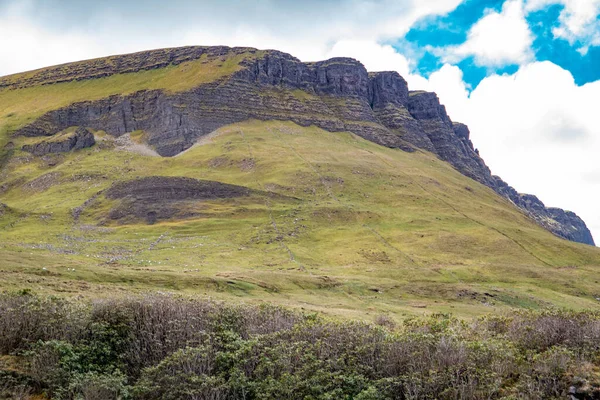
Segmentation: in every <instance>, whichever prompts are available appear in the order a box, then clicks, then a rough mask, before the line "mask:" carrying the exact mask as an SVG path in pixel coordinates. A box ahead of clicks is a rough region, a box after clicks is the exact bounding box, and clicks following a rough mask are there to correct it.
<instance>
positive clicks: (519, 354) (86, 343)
mask: <svg viewBox="0 0 600 400" xmlns="http://www.w3.org/2000/svg"><path fill="white" fill-rule="evenodd" d="M0 311H2V312H1V313H0V350H1V352H0V356H2V355H8V354H11V357H10V359H11V360H13V361H14V360H16V361H14V362H17V363H18V365H17V366H16V367H15V365H12V366H10V368H9V367H7V366H4V364H2V358H0V378H1V379H2V380H3V381H4V382H1V381H0V398H2V396H4V397H5V398H23V399H25V398H27V396H28V395H29V394H40V393H46V394H47V395H48V396H49V397H50V398H52V399H64V400H79V399H82V400H96V399H108V400H111V399H123V400H126V399H142V400H171V399H173V400H175V399H184V400H185V399H190V400H196V399H211V400H220V399H233V400H235V399H240V400H242V399H244V400H254V399H256V400H258V399H262V400H267V399H286V400H295V399H303V400H304V399H313V400H317V399H320V400H326V399H327V400H329V399H342V400H351V399H361V400H382V399H399V400H402V399H406V400H409V399H411V400H412V399H414V400H417V399H437V400H445V399H448V400H450V399H453V400H457V399H461V400H479V399H504V400H508V399H519V398H527V399H563V398H566V396H567V395H568V392H569V391H570V390H571V391H573V390H575V391H576V392H577V396H578V397H577V398H580V399H587V400H594V399H598V398H600V388H599V387H598V386H600V372H599V371H600V345H599V343H600V315H599V314H598V313H594V312H580V313H574V312H567V311H557V310H544V311H537V312H533V311H530V312H518V313H515V314H514V315H511V316H507V315H504V316H486V317H482V318H479V319H477V320H476V321H474V322H469V323H467V322H465V321H461V320H458V319H456V318H453V317H452V316H450V315H445V314H437V315H433V316H431V317H429V318H417V319H408V320H405V321H404V322H402V323H400V324H396V325H391V324H387V325H386V324H379V326H377V325H371V324H367V323H361V322H340V321H333V320H328V319H325V318H322V317H319V316H318V315H315V314H302V313H297V312H292V311H289V310H285V309H282V308H279V307H273V306H260V307H246V306H242V307H240V306H228V305H225V304H221V303H214V302H209V301H196V300H190V299H186V298H180V297H171V296H148V297H136V298H124V299H118V300H103V301H94V302H90V303H87V302H76V301H70V300H64V299H57V298H39V297H36V296H33V295H31V294H20V295H4V296H0ZM381 325H386V326H381ZM20 329H22V330H23V334H22V335H21V336H20V335H19V330H20Z"/></svg>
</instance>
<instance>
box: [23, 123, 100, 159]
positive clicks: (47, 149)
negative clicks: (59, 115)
mask: <svg viewBox="0 0 600 400" xmlns="http://www.w3.org/2000/svg"><path fill="white" fill-rule="evenodd" d="M95 143H96V141H95V139H94V134H93V133H91V132H90V131H88V130H87V129H85V128H81V127H79V128H77V130H75V132H72V133H64V134H62V135H56V136H53V137H51V138H50V139H48V140H42V141H41V142H38V143H35V144H29V145H25V146H23V150H24V151H27V152H29V153H31V154H34V155H36V156H44V155H46V154H51V153H67V152H69V151H71V150H80V149H84V148H86V147H92V146H93V145H94V144H95Z"/></svg>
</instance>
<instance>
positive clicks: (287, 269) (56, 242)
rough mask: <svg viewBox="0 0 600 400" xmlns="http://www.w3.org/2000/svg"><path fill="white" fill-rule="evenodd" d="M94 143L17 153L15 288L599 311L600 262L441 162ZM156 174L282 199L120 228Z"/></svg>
mask: <svg viewBox="0 0 600 400" xmlns="http://www.w3.org/2000/svg"><path fill="white" fill-rule="evenodd" d="M96 138H97V141H98V143H97V145H96V146H94V147H93V148H91V149H87V150H82V151H78V152H74V153H68V154H64V155H56V156H48V157H33V156H31V155H29V154H27V153H23V152H20V151H18V150H16V151H15V153H14V155H13V157H12V158H11V159H10V162H9V163H8V164H7V165H6V167H5V168H4V172H3V176H2V182H3V183H2V189H1V190H0V202H2V203H5V204H6V205H7V206H9V208H10V210H11V212H10V213H9V214H7V216H6V217H3V218H2V219H0V254H1V256H2V260H3V265H2V270H3V276H2V278H1V279H2V283H3V286H5V287H13V288H31V289H34V290H36V291H50V292H67V293H73V294H79V293H82V292H85V293H87V294H88V295H90V296H94V295H97V294H98V293H105V292H106V291H113V292H119V291H122V290H127V291H131V290H135V291H146V290H155V289H158V288H160V289H161V290H165V289H166V290H173V291H181V292H186V293H201V294H211V295H214V296H217V297H219V298H239V299H241V300H244V301H246V300H252V301H254V300H257V301H258V300H262V301H270V302H275V303H278V304H284V305H291V306H294V307H303V308H309V309H313V310H320V311H326V312H329V313H332V314H338V315H344V316H348V317H359V318H367V319H372V318H373V317H374V316H376V315H378V314H380V313H391V314H392V315H402V314H409V315H411V314H415V313H416V314H420V313H423V312H428V313H429V312H457V313H460V314H462V315H474V314H480V313H482V312H487V311H491V310H500V309H503V308H507V307H525V308H534V309H538V308H545V307H548V306H551V305H558V306H561V307H569V308H573V309H583V308H598V307H599V303H598V301H597V300H596V297H598V293H599V292H600V290H599V284H598V278H597V276H598V275H597V271H598V266H599V265H600V252H599V251H598V249H595V248H592V247H589V246H583V245H578V244H575V243H570V242H567V241H564V240H561V239H559V238H557V237H555V236H553V235H552V234H550V233H548V232H546V231H545V230H543V229H541V228H539V227H538V226H537V225H535V224H534V223H533V222H531V221H530V220H529V219H528V218H527V217H525V216H524V215H523V214H522V213H520V212H519V211H518V210H517V209H516V208H514V207H513V206H512V205H510V204H509V203H508V202H507V201H505V200H504V199H502V198H500V197H499V196H497V195H496V194H495V193H493V192H492V191H491V190H490V189H488V188H486V187H484V186H482V185H479V184H477V183H476V182H474V181H473V180H471V179H469V178H466V177H465V176H463V175H461V174H459V173H458V172H457V171H455V170H454V169H453V168H452V167H450V166H449V165H448V164H446V163H444V162H441V161H440V160H439V159H437V158H436V157H434V156H432V155H430V154H428V153H424V152H416V153H405V152H402V151H399V150H394V149H388V148H384V147H381V146H378V145H376V144H374V143H371V142H368V141H366V140H363V139H360V138H358V137H356V136H355V135H352V134H348V133H331V132H326V131H323V130H321V129H318V128H315V127H308V128H303V127H299V126H297V125H294V124H292V123H282V122H259V121H249V122H246V123H240V124H235V125H231V126H228V127H225V128H222V129H220V130H219V131H218V132H216V133H215V134H214V135H212V138H211V139H207V140H205V141H203V143H201V144H199V145H198V146H195V147H193V148H192V149H190V150H188V151H187V152H185V153H184V154H181V155H179V156H177V157H173V158H160V157H152V156H148V155H142V154H139V153H136V152H132V151H129V150H128V149H131V146H130V145H123V142H122V141H121V139H118V140H114V139H112V138H111V137H109V136H105V135H103V134H102V132H96ZM16 143H17V148H18V145H19V143H18V142H16ZM139 150H140V149H139V148H137V151H139ZM149 176H173V177H182V176H184V177H188V178H194V179H201V180H207V181H217V182H223V183H227V184H234V185H239V186H245V187H248V188H250V189H253V190H255V191H256V192H257V193H265V192H266V193H271V194H270V195H266V196H264V195H253V196H249V197H240V198H235V199H214V200H206V201H201V202H195V203H190V205H189V207H191V208H190V213H189V214H190V215H193V217H189V218H187V219H186V218H183V219H180V218H179V219H172V220H167V221H159V222H158V223H155V224H153V225H147V224H146V223H145V221H138V222H137V223H127V224H121V223H122V222H121V223H119V220H114V219H111V218H109V217H108V216H109V215H110V213H111V210H113V209H115V208H116V207H119V204H118V203H117V202H116V201H115V200H114V199H110V198H107V197H106V196H105V194H104V191H105V190H106V189H108V188H109V187H111V186H112V185H113V183H114V182H116V181H120V180H130V179H135V178H142V177H149Z"/></svg>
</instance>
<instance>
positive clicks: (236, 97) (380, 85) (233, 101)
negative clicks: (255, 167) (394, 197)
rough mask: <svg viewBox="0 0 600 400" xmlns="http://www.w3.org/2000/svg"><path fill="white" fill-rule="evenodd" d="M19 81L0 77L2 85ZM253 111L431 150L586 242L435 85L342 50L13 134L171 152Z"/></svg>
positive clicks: (263, 56)
mask: <svg viewBox="0 0 600 400" xmlns="http://www.w3.org/2000/svg"><path fill="white" fill-rule="evenodd" d="M211 49H212V50H211ZM243 52H255V53H256V51H255V50H253V49H247V48H233V49H229V48H224V47H215V48H206V47H186V48H180V49H166V50H157V51H152V52H143V53H136V54H133V55H125V56H118V58H116V60H117V61H112V62H111V63H104V62H102V61H101V60H94V63H93V65H91V66H89V67H88V70H89V71H91V72H89V74H88V75H86V73H85V71H86V68H84V67H85V64H82V63H76V64H73V65H74V67H73V68H74V69H75V70H76V71H78V72H77V74H75V75H74V76H73V77H71V75H69V74H67V75H64V74H62V73H61V72H60V71H64V70H65V67H64V66H63V67H62V68H57V69H56V71H54V70H53V69H52V68H50V69H45V70H43V71H41V72H39V73H38V75H34V77H35V79H36V80H38V81H42V82H43V83H52V82H58V81H64V80H69V79H93V78H96V77H101V76H106V75H110V74H114V73H127V72H133V71H136V70H140V69H148V68H155V67H161V66H165V65H168V64H171V63H179V62H182V61H185V60H189V59H194V58H198V57H200V56H201V55H202V54H207V53H209V54H218V55H219V56H221V57H222V56H227V54H231V55H235V54H241V53H243ZM256 54H258V53H256ZM83 63H85V62H83ZM107 65H110V66H111V67H110V68H109V67H108V66H107ZM114 65H117V66H118V68H116V67H114ZM67 69H68V68H67ZM82 71H83V72H82ZM36 76H37V77H36ZM31 79H34V78H31ZM22 84H24V83H22V82H21V83H19V82H16V83H15V82H12V81H10V80H8V81H5V82H0V86H2V85H7V86H10V85H12V86H13V87H14V86H16V87H18V86H19V85H22ZM26 84H32V83H31V82H27V83H26ZM251 118H254V119H260V120H290V121H293V122H295V123H298V124H300V125H303V126H308V125H316V126H319V127H321V128H323V129H326V130H329V131H350V132H353V133H355V134H357V135H359V136H361V137H363V138H365V139H368V140H371V141H373V142H375V143H378V144H380V145H383V146H388V147H392V148H400V149H402V150H405V151H414V150H415V149H417V148H420V149H423V150H427V151H430V152H432V153H435V154H437V155H438V157H440V158H441V159H442V160H444V161H447V162H449V163H450V164H452V165H453V166H454V167H455V168H456V169H457V170H458V171H460V172H461V173H463V174H464V175H466V176H468V177H470V178H472V179H474V180H476V181H478V182H480V183H482V184H484V185H486V186H488V187H490V188H492V189H493V190H495V191H496V192H497V193H499V194H501V195H502V196H504V197H505V198H507V199H508V200H509V201H511V202H512V203H514V204H515V205H516V206H517V207H519V208H521V209H522V210H523V211H524V212H525V213H527V214H528V215H529V216H531V218H532V219H533V220H535V221H536V222H537V223H538V224H540V225H541V226H543V227H544V228H546V229H548V230H550V231H551V232H553V233H555V234H556V235H558V236H560V237H563V238H565V239H568V240H572V241H576V242H581V243H586V244H590V245H593V244H594V241H593V238H592V236H591V233H590V231H589V230H588V229H587V227H586V225H585V223H584V222H583V221H582V220H581V219H580V218H579V217H578V216H577V215H575V214H574V213H571V212H567V211H563V210H560V209H554V208H546V207H545V206H544V205H543V203H542V202H541V201H539V200H538V199H537V198H536V197H535V196H529V195H522V194H519V193H517V192H516V191H515V190H514V189H513V188H512V187H510V186H508V185H507V184H506V183H505V182H504V181H502V180H501V179H500V178H498V177H495V176H493V175H492V174H491V172H490V170H489V168H488V167H487V166H486V164H485V162H484V161H483V159H482V158H481V157H480V156H479V153H478V151H477V150H476V149H475V148H474V146H473V143H472V142H471V140H470V138H469V129H468V127H467V126H466V125H464V124H460V123H456V122H453V121H452V120H451V119H450V117H449V116H448V114H447V113H446V109H445V107H444V106H443V105H441V104H440V101H439V99H438V97H437V95H436V94H435V93H429V92H423V91H409V89H408V85H407V83H406V81H405V80H404V79H403V78H402V77H401V76H400V75H399V74H398V73H396V72H376V73H368V72H367V70H366V69H365V67H364V66H363V65H362V64H361V63H359V62H358V61H356V60H354V59H350V58H334V59H330V60H326V61H320V62H314V63H303V62H301V61H300V60H298V59H297V58H295V57H293V56H291V55H289V54H286V53H282V52H279V51H264V52H261V53H260V56H258V57H252V58H248V59H246V60H245V61H242V68H241V70H239V71H238V72H235V73H234V74H232V75H231V76H229V77H227V78H225V79H222V80H219V81H218V82H212V83H207V84H204V85H201V86H199V87H197V88H194V89H192V90H190V91H187V92H182V93H174V94H168V93H165V92H163V91H159V90H154V91H141V92H137V93H134V94H132V95H128V96H111V97H109V98H106V99H103V100H98V101H92V102H82V103H76V104H72V105H70V106H68V107H65V108H63V109H60V110H56V111H51V112H49V113H47V114H45V115H43V116H42V117H41V118H39V119H38V120H37V121H35V122H34V123H32V124H30V125H28V126H26V127H24V128H23V129H21V130H19V131H18V132H16V133H15V134H17V135H25V136H49V135H55V134H57V133H59V132H61V131H62V130H64V129H66V128H68V127H71V126H84V127H89V128H94V129H101V130H104V131H106V132H107V133H108V134H110V135H113V136H121V135H123V134H125V133H128V132H132V131H135V130H143V131H145V132H146V134H147V135H146V137H147V141H148V144H149V145H151V146H153V147H154V148H155V149H156V150H157V152H158V153H159V154H160V155H162V156H173V155H176V154H178V153H180V152H182V151H184V150H185V149H187V148H189V147H191V146H192V145H193V144H194V143H195V141H196V140H197V139H198V138H199V137H201V136H204V135H206V134H208V133H210V132H212V131H214V130H215V129H218V128H219V127H221V126H224V125H227V124H231V123H235V122H240V121H244V120H247V119H251Z"/></svg>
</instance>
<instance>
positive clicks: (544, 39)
mask: <svg viewBox="0 0 600 400" xmlns="http://www.w3.org/2000/svg"><path fill="white" fill-rule="evenodd" d="M562 9H563V6H562V5H554V6H551V7H549V8H547V9H545V10H540V11H536V12H533V13H531V14H529V15H528V16H527V22H528V23H529V27H530V29H531V31H532V32H533V34H534V36H535V40H534V42H533V51H534V53H535V58H536V60H538V61H551V62H552V63H554V64H556V65H558V66H560V67H561V68H563V69H566V70H568V71H570V72H571V74H573V77H574V78H575V83H577V85H583V84H586V83H588V82H594V81H597V80H598V79H600V48H599V47H590V48H589V50H588V52H587V54H585V55H582V54H581V53H580V52H578V51H577V50H578V49H579V48H581V47H582V46H584V44H583V43H580V42H575V43H573V44H570V43H569V42H568V41H566V40H564V39H555V38H554V35H553V34H552V29H553V28H555V27H557V26H558V25H559V20H558V17H559V15H560V12H561V11H562Z"/></svg>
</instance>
